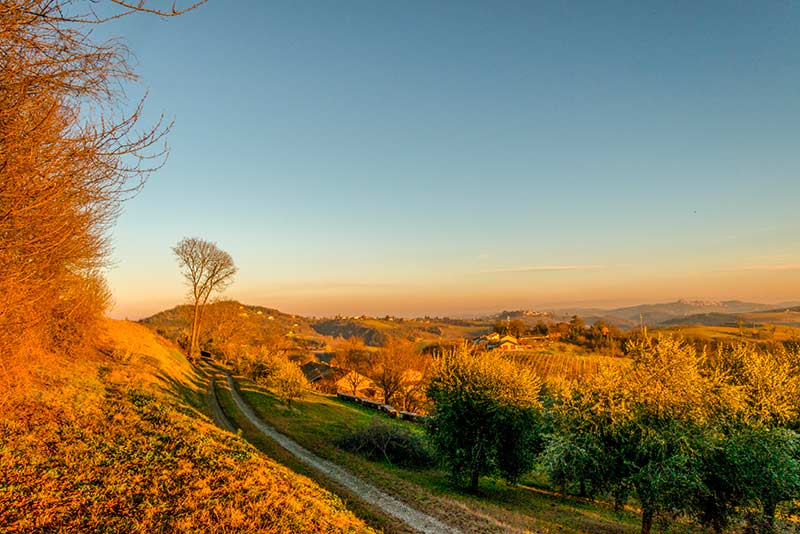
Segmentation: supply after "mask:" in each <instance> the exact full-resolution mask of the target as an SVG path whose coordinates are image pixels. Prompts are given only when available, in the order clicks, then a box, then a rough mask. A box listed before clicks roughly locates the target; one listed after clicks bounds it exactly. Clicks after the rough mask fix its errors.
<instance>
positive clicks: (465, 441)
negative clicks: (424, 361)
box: [428, 347, 542, 491]
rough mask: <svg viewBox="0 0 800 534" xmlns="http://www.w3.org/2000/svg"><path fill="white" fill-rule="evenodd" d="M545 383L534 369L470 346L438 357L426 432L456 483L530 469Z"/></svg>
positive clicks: (471, 486)
mask: <svg viewBox="0 0 800 534" xmlns="http://www.w3.org/2000/svg"><path fill="white" fill-rule="evenodd" d="M541 384H542V383H541V380H540V379H539V377H538V376H536V374H535V373H534V372H533V371H532V370H530V369H527V368H523V367H519V366H517V365H515V364H513V363H512V362H510V361H508V360H505V359H504V358H502V356H500V355H496V354H492V353H489V354H485V355H481V356H480V357H478V356H476V355H475V354H473V353H472V352H470V351H469V350H468V349H467V348H466V347H464V348H461V349H458V350H456V351H453V352H449V353H445V354H443V355H441V356H440V357H438V358H436V359H435V360H434V362H433V364H432V369H431V379H430V384H429V386H428V398H429V399H430V400H431V401H432V402H433V409H432V411H431V413H430V416H431V419H430V424H429V425H428V433H429V435H430V437H431V441H432V442H433V444H434V446H435V447H436V449H437V451H438V453H439V454H440V455H441V456H442V457H443V458H444V460H445V461H446V462H447V463H448V464H449V465H450V469H451V471H452V475H453V479H454V480H455V482H456V483H457V484H459V485H468V487H469V489H470V490H471V491H476V490H477V489H478V480H479V478H480V476H481V475H485V474H490V473H494V472H499V473H500V474H502V475H503V476H504V477H505V478H506V480H508V481H512V482H513V481H514V480H516V478H517V477H519V475H521V474H522V473H524V472H525V471H527V470H528V469H530V467H531V465H532V462H533V459H534V453H535V452H537V451H536V448H537V447H538V442H539V439H538V438H539V435H538V434H539V430H538V428H539V427H538V420H539V413H540V408H541V405H540V402H539V393H540V390H541ZM465 483H466V484H465Z"/></svg>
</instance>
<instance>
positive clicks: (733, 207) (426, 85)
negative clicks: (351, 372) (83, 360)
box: [98, 1, 800, 317]
mask: <svg viewBox="0 0 800 534" xmlns="http://www.w3.org/2000/svg"><path fill="white" fill-rule="evenodd" d="M245 13H246V16H245V15H244V14H245ZM799 20H800V6H798V5H797V4H770V6H769V7H768V8H767V7H765V6H763V5H756V4H737V5H731V4H729V3H724V2H704V3H700V4H697V3H688V2H687V3H678V4H670V5H644V4H642V5H639V4H633V5H631V4H627V3H623V2H619V3H617V2H610V3H603V4H602V5H600V4H595V3H588V2H587V3H570V4H549V5H547V4H541V5H539V4H530V3H527V2H518V3H515V2H510V3H504V4H503V5H496V4H479V3H475V4H471V3H461V2H441V3H436V4H426V3H422V2H419V3H414V2H411V3H403V4H381V5H378V4H374V3H370V2H363V1H356V2H353V3H348V4H346V5H342V6H334V5H331V4H327V3H324V2H312V5H297V4H293V3H275V4H269V5H267V4H264V3H261V2H256V1H248V2H242V3H241V4H238V9H230V8H229V6H227V4H225V3H222V2H210V3H208V4H207V5H204V6H203V9H198V10H196V11H195V12H192V13H190V14H188V15H187V16H185V17H179V18H177V19H175V20H170V21H169V23H167V22H166V21H163V20H160V19H158V18H153V17H129V18H126V19H124V20H122V21H120V22H119V23H115V24H111V25H109V26H108V28H101V29H99V30H98V31H108V32H110V35H124V36H125V38H126V40H127V41H128V42H129V44H130V47H131V49H132V50H135V51H136V59H135V63H136V70H137V71H138V72H139V73H140V74H141V82H140V83H138V84H132V85H127V86H125V88H124V89H125V91H126V93H127V94H128V95H129V97H130V100H131V103H133V102H135V101H136V97H138V96H139V95H141V94H143V93H144V91H145V90H149V97H148V101H147V105H146V116H145V117H144V120H145V122H146V121H147V120H148V119H149V118H152V117H155V116H156V115H158V114H160V113H161V112H165V113H166V114H167V116H169V117H172V116H174V117H175V119H176V123H175V128H174V130H173V132H172V133H171V135H170V138H169V141H170V144H171V147H172V152H171V157H170V159H169V161H168V162H167V165H166V166H165V167H164V168H163V169H162V170H161V171H159V172H158V173H156V174H155V175H154V176H153V177H152V178H151V179H150V181H149V182H148V183H147V184H146V186H145V187H144V189H143V190H142V192H141V193H140V194H139V195H138V196H136V197H135V198H133V199H132V200H130V201H129V202H127V203H126V205H125V207H124V213H123V215H122V217H121V218H120V220H119V224H118V225H117V226H116V227H115V228H114V231H113V244H114V247H115V252H114V260H115V266H114V267H113V268H112V269H111V270H110V272H109V277H108V278H109V282H110V285H111V288H112V291H113V293H114V297H115V300H116V302H117V305H116V308H115V309H114V311H113V312H112V315H114V316H116V317H125V316H130V317H137V316H140V315H144V314H147V313H151V312H155V311H158V310H159V309H163V307H165V306H166V307H169V306H172V305H175V304H177V303H178V302H181V301H182V297H183V286H182V283H181V279H180V276H179V274H178V268H177V265H176V263H175V261H174V258H173V257H172V254H171V251H170V247H171V246H173V245H175V244H176V243H177V242H178V241H179V240H180V239H181V238H183V237H187V236H198V237H201V238H204V239H208V240H211V241H214V242H216V243H217V244H218V245H219V246H220V247H221V248H222V249H224V250H226V251H228V252H230V253H231V255H232V256H233V259H234V261H235V262H236V264H237V265H238V267H239V268H240V271H239V274H238V276H237V279H236V282H235V284H234V285H233V287H232V288H231V289H230V291H229V292H228V296H229V297H230V298H235V299H238V300H240V301H243V302H248V303H254V304H263V305H268V306H272V307H277V308H279V309H284V310H290V311H295V312H297V313H302V314H304V315H329V314H336V313H342V314H356V313H359V314H360V313H368V314H370V315H373V314H395V315H417V314H423V315H424V314H425V313H429V314H435V315H440V314H444V313H448V314H453V313H469V312H470V310H487V309H493V308H498V307H501V308H502V307H533V306H539V305H545V304H548V303H570V302H586V303H609V304H617V303H641V302H658V301H669V300H674V299H677V298H681V297H697V298H704V299H714V300H720V299H723V300H724V299H741V300H750V301H756V302H779V301H785V300H792V299H794V298H797V297H798V296H800V247H798V244H800V243H799V241H800V238H798V233H797V228H800V211H799V210H797V209H796V199H797V198H800V180H798V179H797V177H798V176H800V151H798V150H797V146H796V145H797V125H798V124H800V100H798V98H797V92H796V87H798V85H800V71H799V70H798V69H797V65H798V64H800V34H798V32H797V31H796V28H797V22H798V21H799Z"/></svg>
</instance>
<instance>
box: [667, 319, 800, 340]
mask: <svg viewBox="0 0 800 534" xmlns="http://www.w3.org/2000/svg"><path fill="white" fill-rule="evenodd" d="M654 332H665V333H671V334H679V335H681V336H686V337H690V338H695V339H701V340H702V339H708V340H709V341H722V342H726V343H736V342H742V341H747V342H755V343H769V342H781V341H800V328H796V327H793V326H788V325H780V324H756V326H752V325H749V326H748V324H747V323H745V324H743V325H742V327H741V328H739V327H738V326H703V325H691V326H673V327H669V328H659V329H658V330H654Z"/></svg>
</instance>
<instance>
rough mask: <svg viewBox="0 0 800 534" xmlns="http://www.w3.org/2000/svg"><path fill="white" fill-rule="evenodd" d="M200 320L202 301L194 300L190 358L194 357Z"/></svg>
mask: <svg viewBox="0 0 800 534" xmlns="http://www.w3.org/2000/svg"><path fill="white" fill-rule="evenodd" d="M199 322H200V302H199V301H197V300H196V301H195V302H194V318H193V319H192V337H191V339H190V340H189V359H190V360H191V359H194V348H195V346H196V345H197V329H198V326H199V325H198V323H199Z"/></svg>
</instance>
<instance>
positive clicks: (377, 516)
mask: <svg viewBox="0 0 800 534" xmlns="http://www.w3.org/2000/svg"><path fill="white" fill-rule="evenodd" d="M216 378H217V379H216V381H215V382H216V384H217V396H218V398H219V402H220V406H221V407H222V409H223V411H224V412H225V414H226V415H227V416H228V418H229V420H230V421H231V422H232V423H233V425H234V426H235V427H236V428H237V432H238V433H239V435H241V436H242V437H244V438H245V439H246V440H247V441H249V442H250V443H251V444H253V445H254V446H255V447H256V448H258V449H259V450H261V451H262V452H264V453H265V454H266V455H267V456H269V457H270V458H272V459H273V460H275V461H277V462H278V463H280V464H282V465H284V466H285V467H288V468H289V469H291V470H292V471H294V472H296V473H299V474H302V475H305V476H308V477H309V478H313V479H315V481H316V482H317V484H319V485H320V486H322V487H323V488H325V489H327V490H329V491H331V492H333V493H335V494H336V495H337V496H338V497H339V498H340V499H341V500H342V502H343V503H344V505H345V506H346V507H347V509H348V510H350V511H351V512H353V513H354V514H355V515H356V516H358V517H359V518H360V519H362V520H363V521H365V522H366V523H367V524H368V525H369V526H371V527H372V528H374V529H376V530H379V531H383V532H385V533H386V534H410V533H411V532H413V531H412V530H410V529H409V528H407V527H406V526H405V525H404V524H402V523H399V522H398V521H397V520H396V519H394V518H392V517H389V516H387V515H385V514H383V513H382V512H380V511H379V510H377V509H375V508H374V507H372V506H370V505H368V504H366V503H364V502H363V501H362V500H360V499H359V498H358V497H356V496H355V495H353V494H352V493H351V492H350V491H349V490H347V489H346V488H344V487H342V486H341V485H339V484H337V483H336V482H334V481H333V480H331V479H329V478H327V477H323V476H321V475H320V474H319V473H318V472H316V471H314V470H313V469H311V468H310V467H308V466H307V465H306V464H304V463H303V462H301V461H299V460H298V459H297V458H296V457H295V456H294V455H292V454H291V453H290V452H288V451H287V450H286V449H284V448H283V447H281V446H280V445H278V444H277V443H276V442H275V441H273V440H272V439H270V438H268V437H266V436H264V435H263V434H262V433H261V432H259V431H258V429H256V428H255V427H254V426H253V425H252V424H251V423H250V422H249V421H248V420H247V418H246V417H244V416H243V415H242V414H241V412H240V411H239V410H238V409H237V408H236V405H235V403H234V402H233V398H232V397H231V394H230V390H229V389H228V386H227V383H226V381H225V379H224V377H223V376H222V374H221V373H218V374H217V375H216Z"/></svg>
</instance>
